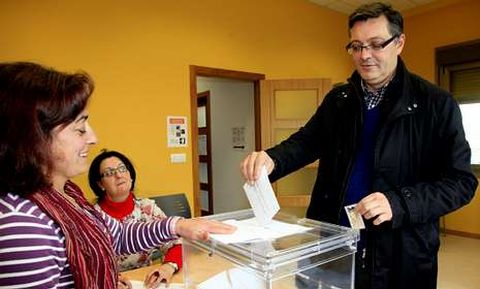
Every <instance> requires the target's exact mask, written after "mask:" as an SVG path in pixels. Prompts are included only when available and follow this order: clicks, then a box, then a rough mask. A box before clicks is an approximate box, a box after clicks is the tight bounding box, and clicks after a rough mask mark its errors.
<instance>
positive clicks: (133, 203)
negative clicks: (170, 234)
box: [88, 150, 182, 287]
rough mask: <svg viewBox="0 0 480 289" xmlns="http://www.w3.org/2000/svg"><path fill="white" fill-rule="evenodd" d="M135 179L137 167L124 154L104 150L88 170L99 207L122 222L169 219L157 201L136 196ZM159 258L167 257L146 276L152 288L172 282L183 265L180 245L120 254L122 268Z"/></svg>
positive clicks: (173, 243)
mask: <svg viewBox="0 0 480 289" xmlns="http://www.w3.org/2000/svg"><path fill="white" fill-rule="evenodd" d="M135 180H136V172H135V168H134V166H133V164H132V162H131V161H130V160H129V159H128V158H127V157H126V156H125V155H124V154H122V153H120V152H118V151H107V150H103V151H102V152H101V153H100V154H99V155H98V156H96V157H95V159H93V161H92V164H91V165H90V169H89V171H88V181H89V183H90V187H91V188H92V190H93V192H94V193H95V195H97V198H98V199H97V201H98V202H97V204H96V205H95V208H96V209H97V210H99V211H101V212H105V213H107V214H108V215H110V216H111V217H113V218H115V219H117V220H118V221H121V222H130V221H132V220H141V221H150V220H161V219H165V218H166V217H167V216H166V215H165V213H164V212H163V211H162V210H161V209H160V208H159V207H158V206H157V205H156V204H155V201H154V200H151V199H148V198H144V199H138V198H136V197H135V195H134V188H135ZM157 259H163V263H162V264H160V266H158V267H156V269H155V270H153V271H152V272H150V273H149V274H148V275H147V276H146V278H145V284H146V285H147V286H148V287H156V286H157V285H159V284H160V282H163V281H165V282H166V283H169V282H170V280H171V278H172V276H173V274H174V273H175V272H177V271H178V270H179V269H180V268H181V267H182V247H181V245H180V244H176V243H175V242H174V241H172V242H166V243H165V244H163V245H162V246H159V247H158V248H155V249H151V250H148V251H143V252H138V253H134V254H123V255H120V256H118V257H117V261H118V264H119V267H120V271H125V270H130V269H134V268H139V267H144V266H149V265H151V264H152V261H154V260H157Z"/></svg>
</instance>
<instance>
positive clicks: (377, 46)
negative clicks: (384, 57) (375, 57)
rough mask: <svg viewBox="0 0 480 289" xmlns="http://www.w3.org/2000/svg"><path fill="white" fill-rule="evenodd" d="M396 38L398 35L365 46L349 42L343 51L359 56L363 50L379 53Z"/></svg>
mask: <svg viewBox="0 0 480 289" xmlns="http://www.w3.org/2000/svg"><path fill="white" fill-rule="evenodd" d="M397 37H398V35H393V36H392V37H390V38H389V39H387V40H385V41H383V42H372V43H369V44H367V45H363V44H362V43H361V42H350V43H348V45H347V46H345V49H346V50H347V52H348V54H359V53H362V50H363V49H371V50H372V51H380V50H382V49H384V48H385V47H387V45H388V44H390V43H392V41H393V40H395V39H396V38H397Z"/></svg>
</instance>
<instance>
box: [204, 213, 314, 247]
mask: <svg viewBox="0 0 480 289" xmlns="http://www.w3.org/2000/svg"><path fill="white" fill-rule="evenodd" d="M224 223H226V224H230V225H233V226H235V227H237V230H235V232H233V234H210V238H211V239H213V240H216V241H218V242H222V243H224V244H229V243H245V242H256V241H264V240H271V239H276V238H280V237H283V236H288V235H293V234H298V233H303V232H306V231H308V230H310V229H311V228H309V227H305V226H301V225H297V224H289V223H284V222H280V221H277V220H272V221H271V222H270V223H269V224H268V225H266V226H261V225H260V224H259V223H258V220H257V219H256V218H251V219H245V220H241V221H237V220H226V221H224Z"/></svg>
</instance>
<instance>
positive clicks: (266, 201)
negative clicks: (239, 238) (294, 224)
mask: <svg viewBox="0 0 480 289" xmlns="http://www.w3.org/2000/svg"><path fill="white" fill-rule="evenodd" d="M243 190H244V191H245V193H246V194H247V198H248V201H249V202H250V206H252V209H253V213H254V214H255V218H257V220H258V222H259V223H260V225H262V226H266V225H267V224H269V223H270V222H271V221H272V218H273V216H275V214H276V213H277V212H278V211H279V210H280V205H279V204H278V201H277V197H275V193H274V192H273V188H272V185H271V184H270V181H269V180H268V175H267V168H265V166H263V167H262V169H261V171H260V178H258V180H257V181H255V183H254V184H253V185H250V184H249V183H245V185H243Z"/></svg>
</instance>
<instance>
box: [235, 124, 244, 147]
mask: <svg viewBox="0 0 480 289" xmlns="http://www.w3.org/2000/svg"><path fill="white" fill-rule="evenodd" d="M232 147H233V148H234V149H239V150H243V149H245V127H243V126H242V127H232Z"/></svg>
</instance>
